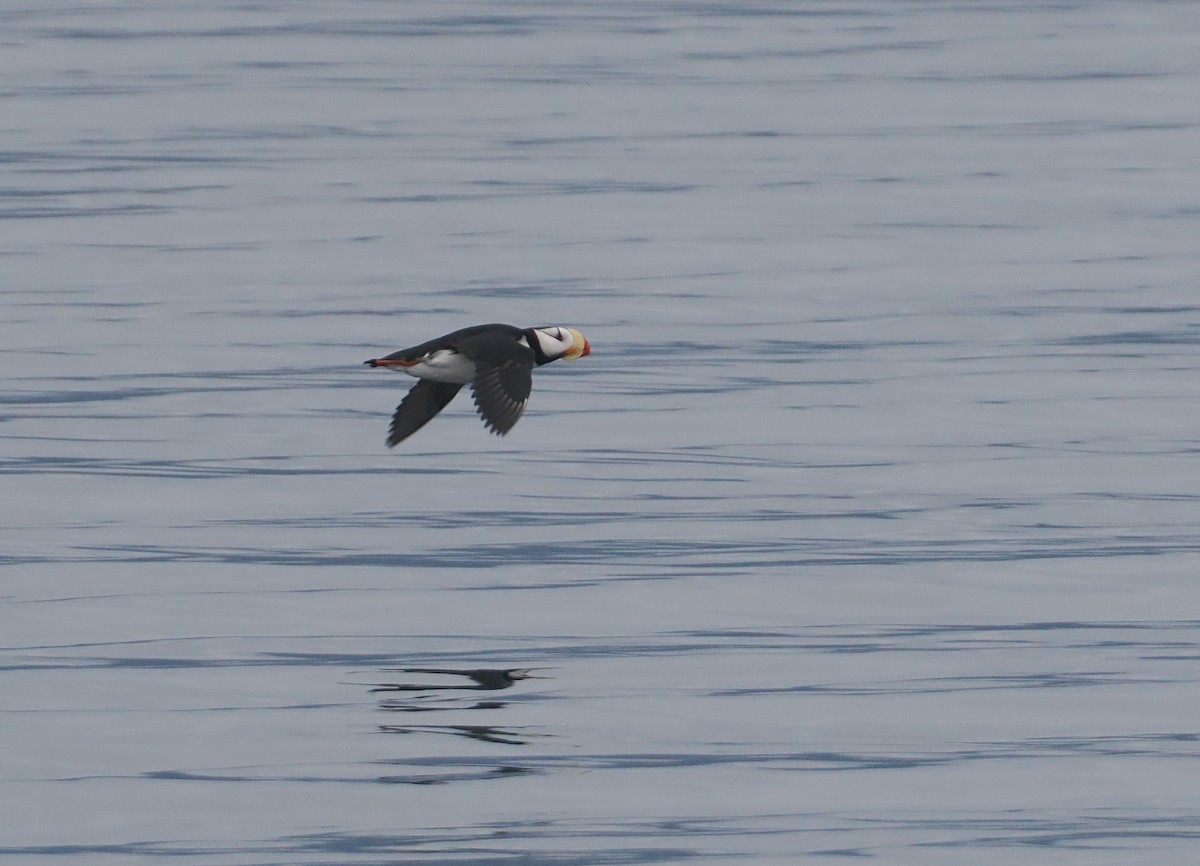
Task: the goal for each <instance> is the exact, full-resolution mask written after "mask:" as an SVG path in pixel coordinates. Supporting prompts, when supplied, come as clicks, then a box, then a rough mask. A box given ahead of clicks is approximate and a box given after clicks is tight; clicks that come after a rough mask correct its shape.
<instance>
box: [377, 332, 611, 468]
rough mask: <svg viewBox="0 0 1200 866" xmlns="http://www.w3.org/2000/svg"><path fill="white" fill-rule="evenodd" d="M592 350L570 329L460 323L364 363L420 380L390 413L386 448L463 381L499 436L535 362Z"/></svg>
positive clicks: (528, 385) (515, 411) (518, 408)
mask: <svg viewBox="0 0 1200 866" xmlns="http://www.w3.org/2000/svg"><path fill="white" fill-rule="evenodd" d="M591 353H592V346H591V344H590V343H589V342H588V341H587V338H586V337H584V336H583V334H581V333H579V331H577V330H575V329H574V328H563V327H559V326H547V327H543V328H517V327H514V326H513V325H499V324H494V325H475V326H474V327H471V328H463V329H462V330H460V331H455V332H454V333H452V334H447V335H446V336H444V337H438V338H437V339H436V340H430V341H429V342H427V343H421V344H420V345H419V346H413V347H412V348H411V349H401V350H399V351H398V352H392V353H391V354H390V355H385V356H384V357H382V358H372V359H370V360H369V361H364V362H363V363H365V364H366V365H367V366H368V367H387V368H389V369H391V370H398V371H403V372H405V373H408V374H409V375H410V376H416V377H417V378H418V379H420V380H421V381H420V382H418V383H417V384H416V385H414V386H413V389H412V390H411V391H409V392H408V395H407V396H406V397H405V398H404V399H403V400H401V401H400V405H399V406H397V407H396V412H395V414H394V415H392V426H391V429H390V431H389V432H388V438H387V444H388V447H389V448H391V447H393V446H395V445H396V444H397V443H400V442H403V441H404V440H405V439H407V438H408V437H409V436H411V435H412V434H413V433H416V432H417V431H418V430H420V429H421V428H422V427H424V426H425V424H427V423H428V422H429V420H430V419H431V418H433V416H434V415H436V414H437V413H438V412H441V411H442V410H443V409H445V408H446V405H447V404H448V403H449V402H450V401H451V400H453V399H454V396H455V395H456V394H457V393H458V392H459V390H460V389H461V388H462V386H463V385H470V386H471V393H472V395H473V396H474V398H475V408H476V409H477V410H478V411H479V417H480V418H482V419H483V423H484V426H486V427H487V429H489V430H491V431H492V432H493V433H495V434H496V435H497V436H503V435H504V434H505V433H507V432H508V431H509V430H511V429H512V428H513V425H514V424H516V423H517V421H518V420H520V418H521V413H522V412H524V411H525V404H526V403H528V402H529V394H530V391H532V390H533V368H534V367H540V366H542V365H543V364H549V363H550V362H551V361H557V360H558V359H559V358H566V359H567V360H574V359H576V358H582V357H584V356H585V355H590V354H591Z"/></svg>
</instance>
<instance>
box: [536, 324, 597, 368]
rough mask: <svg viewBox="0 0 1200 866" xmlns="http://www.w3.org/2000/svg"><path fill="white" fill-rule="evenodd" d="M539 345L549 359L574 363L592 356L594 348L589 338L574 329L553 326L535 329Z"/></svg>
mask: <svg viewBox="0 0 1200 866" xmlns="http://www.w3.org/2000/svg"><path fill="white" fill-rule="evenodd" d="M533 330H534V333H535V334H537V341H538V344H539V345H540V346H541V347H542V351H543V352H544V353H545V354H546V356H547V357H548V358H565V359H567V360H568V361H574V360H575V359H576V358H582V357H584V356H585V355H590V354H592V346H591V344H590V343H589V342H588V341H587V337H585V336H583V334H581V333H579V331H577V330H575V329H574V328H563V327H560V326H558V325H553V326H550V327H545V328H534V329H533Z"/></svg>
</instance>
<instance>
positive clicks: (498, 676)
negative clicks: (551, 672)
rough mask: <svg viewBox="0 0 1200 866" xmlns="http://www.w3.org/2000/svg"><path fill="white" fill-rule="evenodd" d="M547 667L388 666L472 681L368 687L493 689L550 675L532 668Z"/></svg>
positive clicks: (396, 670)
mask: <svg viewBox="0 0 1200 866" xmlns="http://www.w3.org/2000/svg"><path fill="white" fill-rule="evenodd" d="M542 670H548V668H475V669H473V670H455V669H453V668H388V669H386V672H388V673H404V674H440V675H443V676H452V677H465V678H466V679H469V680H471V681H472V682H474V685H470V686H468V685H444V684H425V683H382V684H380V685H378V686H376V687H375V688H373V689H371V691H373V692H424V691H443V690H445V691H453V690H461V689H471V690H474V691H492V690H495V689H510V688H512V687H513V685H515V684H516V683H518V682H520V681H521V680H545V679H549V677H542V676H538V675H537V674H534V673H531V671H542Z"/></svg>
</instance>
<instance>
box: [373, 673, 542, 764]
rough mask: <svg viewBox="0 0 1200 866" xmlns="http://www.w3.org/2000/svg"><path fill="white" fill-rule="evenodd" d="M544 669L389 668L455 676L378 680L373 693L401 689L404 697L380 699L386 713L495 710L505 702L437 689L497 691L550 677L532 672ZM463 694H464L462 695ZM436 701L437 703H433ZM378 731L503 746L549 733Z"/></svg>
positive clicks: (446, 728) (434, 728) (469, 728)
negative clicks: (449, 736) (436, 679)
mask: <svg viewBox="0 0 1200 866" xmlns="http://www.w3.org/2000/svg"><path fill="white" fill-rule="evenodd" d="M536 670H547V669H546V668H472V669H465V670H462V669H455V668H389V669H386V670H385V672H387V673H404V674H429V675H437V676H443V677H451V678H454V679H452V680H450V681H449V682H445V683H379V684H377V685H375V687H374V688H372V689H371V691H372V692H404V693H407V694H406V695H405V696H404V697H403V698H389V699H385V700H381V701H380V702H379V707H380V709H382V710H386V711H388V712H405V713H421V712H436V711H443V712H444V711H451V710H497V709H501V708H503V707H504V706H506V705H507V703H508V702H507V701H496V700H490V701H475V702H472V703H466V702H464V701H462V700H461V699H460V698H457V697H453V696H449V695H438V694H437V693H439V692H460V691H472V692H474V691H498V690H501V689H510V688H512V687H513V686H514V685H516V684H517V683H519V682H521V681H523V680H530V679H549V677H544V676H539V675H537V674H535V673H533V671H536ZM464 697H465V696H464ZM435 702H436V703H435ZM379 730H380V731H381V732H383V733H388V734H417V733H426V734H452V735H454V736H460V737H467V738H468V739H472V740H479V741H482V742H486V743H498V744H503V745H511V746H521V745H526V744H527V743H528V742H529V740H530V739H532V738H534V737H547V736H551V735H550V734H533V733H530V732H528V731H527V730H526V729H524V728H521V727H498V726H494V725H380V726H379Z"/></svg>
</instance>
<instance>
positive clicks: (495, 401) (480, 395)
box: [471, 352, 533, 436]
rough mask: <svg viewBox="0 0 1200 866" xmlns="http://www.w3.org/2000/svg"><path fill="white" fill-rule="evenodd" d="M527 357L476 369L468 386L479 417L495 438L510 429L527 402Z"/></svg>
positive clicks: (530, 387) (530, 365) (530, 375)
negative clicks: (473, 377) (472, 380)
mask: <svg viewBox="0 0 1200 866" xmlns="http://www.w3.org/2000/svg"><path fill="white" fill-rule="evenodd" d="M529 355H530V356H529V357H519V358H515V359H510V360H508V361H504V362H503V363H501V364H498V365H496V366H494V367H493V366H480V367H479V370H478V372H477V373H476V374H475V381H474V382H472V383H471V392H472V394H473V395H474V397H475V408H476V409H478V410H479V417H480V418H482V419H483V423H484V425H485V426H486V427H487V428H488V429H489V430H491V431H492V432H493V433H495V434H496V435H497V436H503V435H504V434H505V433H507V432H508V431H509V430H511V429H512V428H513V425H514V424H516V423H517V421H519V420H520V418H521V413H522V412H524V411H525V404H526V403H528V402H529V392H530V391H532V390H533V358H532V355H533V353H532V352H530V353H529Z"/></svg>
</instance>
